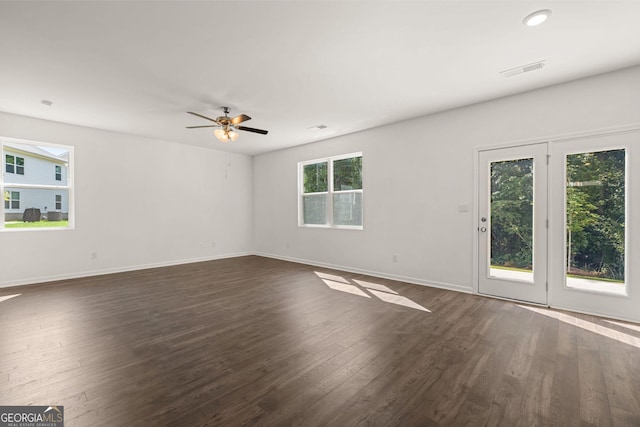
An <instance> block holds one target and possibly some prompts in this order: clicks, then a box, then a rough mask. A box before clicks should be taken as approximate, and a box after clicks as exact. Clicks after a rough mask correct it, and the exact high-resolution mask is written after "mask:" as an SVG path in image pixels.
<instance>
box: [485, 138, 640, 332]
mask: <svg viewBox="0 0 640 427" xmlns="http://www.w3.org/2000/svg"><path fill="white" fill-rule="evenodd" d="M639 144H640V132H638V131H629V132H619V133H611V134H607V135H598V136H591V137H583V138H573V139H566V140H560V141H551V142H549V143H541V144H531V145H526V146H518V147H513V148H502V149H495V150H484V151H480V152H479V153H478V154H479V155H478V160H479V169H478V172H479V181H478V183H479V186H478V220H477V228H478V244H479V247H478V255H479V260H478V292H479V293H480V294H486V295H493V296H498V297H503V298H509V299H515V300H521V301H527V302H532V303H537V304H545V305H549V306H552V307H557V308H565V309H569V310H573V311H580V312H586V313H592V314H598V315H603V316H608V317H616V318H621V319H627V320H634V321H637V322H640V283H639V282H638V281H639V280H640V274H638V270H640V247H639V246H640V245H639V244H640V227H638V225H637V224H638V222H639V221H640V205H639V201H640V156H639V155H637V154H636V152H637V149H638V147H639ZM636 269H638V270H636Z"/></svg>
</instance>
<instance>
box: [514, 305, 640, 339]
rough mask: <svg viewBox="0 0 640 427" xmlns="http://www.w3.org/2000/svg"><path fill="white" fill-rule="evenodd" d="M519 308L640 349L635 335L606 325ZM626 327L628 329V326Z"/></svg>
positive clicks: (539, 310) (532, 308) (522, 306)
mask: <svg viewBox="0 0 640 427" xmlns="http://www.w3.org/2000/svg"><path fill="white" fill-rule="evenodd" d="M518 307H520V308H524V309H526V310H529V311H533V312H534V313H538V314H542V315H543V316H547V317H551V318H553V319H558V320H559V321H561V322H564V323H567V324H569V325H574V326H577V327H578V328H581V329H584V330H585V331H589V332H593V333H595V334H598V335H602V336H603V337H607V338H611V339H613V340H616V341H619V342H621V343H624V344H628V345H631V346H633V347H637V348H640V338H637V337H634V336H633V335H629V334H625V333H624V332H621V331H618V330H616V329H611V328H608V327H606V326H604V325H599V324H597V323H594V322H590V321H588V320H584V319H580V318H579V317H576V316H572V315H570V314H567V313H561V312H559V311H555V310H549V309H545V308H540V307H530V306H526V305H518ZM610 323H611V322H610ZM624 326H625V327H626V326H628V325H624Z"/></svg>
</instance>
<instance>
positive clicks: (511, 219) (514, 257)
mask: <svg viewBox="0 0 640 427" xmlns="http://www.w3.org/2000/svg"><path fill="white" fill-rule="evenodd" d="M490 200H491V210H490V212H491V255H490V269H489V272H490V273H489V274H490V276H491V277H496V278H503V279H508V280H516V281H527V282H533V159H532V158H528V159H518V160H508V161H501V162H492V163H491V199H490Z"/></svg>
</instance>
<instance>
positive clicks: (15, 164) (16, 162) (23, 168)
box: [3, 153, 26, 176]
mask: <svg viewBox="0 0 640 427" xmlns="http://www.w3.org/2000/svg"><path fill="white" fill-rule="evenodd" d="M7 156H11V157H13V163H8V162H7ZM18 159H22V166H20V165H18ZM4 163H5V166H4V171H3V173H10V174H13V175H23V176H24V171H25V168H26V164H25V161H24V157H20V156H16V155H15V154H6V153H5V155H4ZM8 165H11V166H13V172H7V166H8ZM18 168H22V173H20V172H18Z"/></svg>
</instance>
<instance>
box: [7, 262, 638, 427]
mask: <svg viewBox="0 0 640 427" xmlns="http://www.w3.org/2000/svg"><path fill="white" fill-rule="evenodd" d="M317 273H322V274H320V275H319V274H317ZM357 281H359V282H357ZM367 282H368V283H367ZM383 286H386V287H387V288H388V289H385V288H384V287H383ZM393 292H396V293H397V294H394V293H393ZM14 294H20V295H19V296H16V297H13V298H9V299H4V300H3V297H6V296H10V295H14ZM427 310H429V311H427ZM52 404H57V405H64V409H65V419H66V425H67V426H94V425H95V426H125V425H126V426H162V425H175V426H200V425H203V426H204V425H209V426H212V425H220V426H240V425H274V426H288V425H300V426H325V425H326V426H354V425H375V426H485V425H487V426H546V425H555V426H640V325H634V324H625V323H622V322H613V321H608V320H605V319H600V318H596V317H592V316H586V315H580V314H571V313H563V312H558V311H552V310H545V309H540V308H537V307H527V306H523V305H518V304H515V303H511V302H506V301H500V300H495V299H489V298H483V297H479V296H474V295H467V294H462V293H456V292H450V291H445V290H440V289H435V288H429V287H423V286H416V285H409V284H405V283H400V282H394V281H391V280H383V279H376V278H371V277H366V276H362V275H356V274H350V273H342V272H337V271H330V270H326V269H321V268H315V267H310V266H305V265H300V264H294V263H288V262H282V261H277V260H272V259H267V258H261V257H255V256H250V257H241V258H235V259H228V260H219V261H211V262H204V263H198V264H189V265H182V266H176V267H167V268H158V269H151V270H143V271H136V272H130V273H120V274H113V275H108V276H98V277H91V278H83V279H75V280H68V281H61V282H57V283H53V284H46V285H34V286H27V287H17V288H12V289H0V405H52Z"/></svg>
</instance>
